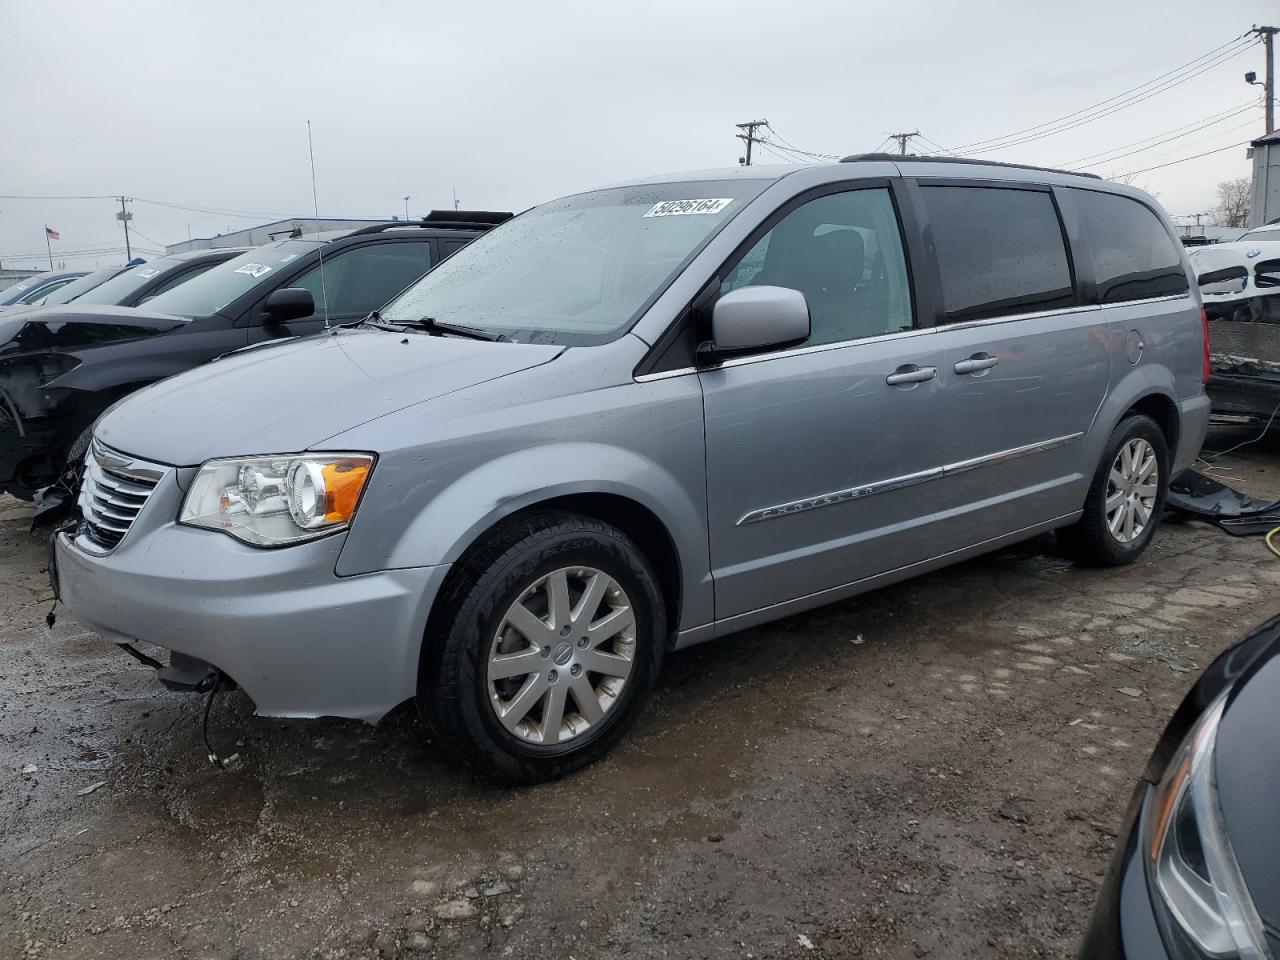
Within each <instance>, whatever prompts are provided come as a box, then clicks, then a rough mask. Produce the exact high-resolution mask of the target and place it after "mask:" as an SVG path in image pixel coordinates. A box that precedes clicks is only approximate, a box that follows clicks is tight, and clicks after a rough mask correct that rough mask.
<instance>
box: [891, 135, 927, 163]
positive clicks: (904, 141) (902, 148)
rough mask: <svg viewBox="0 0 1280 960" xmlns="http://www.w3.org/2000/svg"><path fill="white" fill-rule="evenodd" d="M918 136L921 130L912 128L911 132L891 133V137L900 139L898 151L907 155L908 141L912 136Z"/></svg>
mask: <svg viewBox="0 0 1280 960" xmlns="http://www.w3.org/2000/svg"><path fill="white" fill-rule="evenodd" d="M918 136H920V131H919V130H912V131H911V132H910V133H891V134H889V139H890V140H897V141H898V153H899V154H901V155H902V156H904V157H905V156H906V155H907V141H909V140H910V139H911V138H912V137H918Z"/></svg>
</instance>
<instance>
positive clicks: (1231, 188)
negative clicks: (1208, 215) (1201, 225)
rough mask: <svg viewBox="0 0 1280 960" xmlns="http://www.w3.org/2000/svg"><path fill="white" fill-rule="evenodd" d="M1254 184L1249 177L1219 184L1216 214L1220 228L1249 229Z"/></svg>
mask: <svg viewBox="0 0 1280 960" xmlns="http://www.w3.org/2000/svg"><path fill="white" fill-rule="evenodd" d="M1252 193H1253V182H1252V181H1251V180H1250V179H1249V178H1248V177H1237V178H1236V179H1235V180H1223V181H1222V182H1221V183H1220V184H1218V208H1217V210H1216V211H1214V212H1215V214H1216V217H1217V221H1218V226H1220V227H1247V226H1248V225H1249V200H1250V197H1251V195H1252Z"/></svg>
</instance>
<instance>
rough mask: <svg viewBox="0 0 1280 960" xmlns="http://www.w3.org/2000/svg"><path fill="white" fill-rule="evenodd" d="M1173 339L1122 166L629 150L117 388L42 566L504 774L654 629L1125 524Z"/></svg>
mask: <svg viewBox="0 0 1280 960" xmlns="http://www.w3.org/2000/svg"><path fill="white" fill-rule="evenodd" d="M1206 356H1207V345H1206V342H1205V332H1204V319H1203V312H1202V309H1201V303H1200V299H1199V294H1198V292H1197V290H1196V287H1195V284H1194V281H1193V278H1192V277H1191V274H1190V271H1189V268H1188V265H1187V261H1186V258H1185V256H1184V255H1183V252H1182V247H1181V245H1180V244H1179V243H1178V242H1177V240H1176V239H1175V236H1174V233H1173V230H1172V229H1171V228H1170V226H1169V223H1168V220H1167V218H1166V217H1165V216H1164V215H1163V214H1162V213H1161V212H1160V210H1159V209H1158V207H1157V206H1156V204H1155V203H1154V201H1152V199H1151V198H1150V197H1149V196H1147V195H1146V194H1144V193H1142V192H1141V191H1138V190H1134V189H1131V188H1129V187H1125V186H1121V185H1118V184H1115V183H1108V182H1105V181H1102V180H1099V179H1095V178H1092V177H1088V176H1081V175H1074V174H1069V173H1063V172H1058V171H1052V170H1043V169H1037V168H1030V167H1015V166H1009V165H1001V164H989V163H981V162H975V161H954V160H942V159H923V158H921V159H912V158H900V157H888V156H884V155H870V156H859V157H851V158H849V159H848V160H847V161H845V162H843V163H835V164H829V165H813V166H803V167H784V168H769V167H755V166H752V167H747V168H745V169H743V168H739V169H733V170H716V171H709V172H703V173H694V174H687V175H680V176H668V177H657V178H654V179H651V180H644V181H639V182H635V183H628V184H624V185H621V186H615V187H610V188H607V189H601V190H594V191H591V192H588V193H582V194H578V195H575V196H570V197H566V198H564V199H561V200H556V201H554V202H551V203H547V204H544V205H542V206H539V207H535V208H534V209H532V210H529V211H528V212H526V213H524V214H523V215H521V216H519V217H517V218H515V219H514V220H511V221H509V222H508V223H506V224H504V225H502V226H500V227H498V228H497V229H495V230H493V231H492V232H491V233H489V234H487V235H486V236H484V237H482V238H480V239H479V240H476V241H475V242H474V243H473V244H471V245H470V246H468V247H466V248H464V249H463V250H461V251H459V252H458V253H457V254H455V255H454V256H453V257H452V258H450V259H448V260H446V261H444V262H443V263H442V264H440V265H439V266H438V267H436V268H435V269H434V270H432V271H431V272H430V273H428V274H427V275H426V276H424V277H423V278H422V279H421V280H419V281H418V282H417V283H415V284H414V285H413V286H411V287H409V288H408V289H407V290H405V291H404V292H402V293H401V294H400V295H399V296H398V297H397V298H396V299H395V300H393V301H392V302H391V303H390V304H388V305H387V306H386V307H385V308H383V309H382V310H381V311H379V312H376V313H374V314H371V315H370V316H369V317H368V318H366V319H365V320H364V321H363V322H361V323H359V324H357V325H354V326H350V327H348V328H345V329H335V330H332V331H330V332H329V333H327V334H321V335H317V336H315V337H311V338H307V339H302V340H294V341H291V342H284V343H280V344H278V345H267V346H264V347H260V348H258V349H254V350H252V351H248V352H245V353H242V354H239V355H232V356H230V357H228V358H225V359H222V360H220V361H218V362H215V363H212V364H209V365H207V366H205V367H202V368H199V369H197V370H194V371H191V372H189V373H186V374H183V375H181V376H178V377H175V378H173V379H171V380H168V381H165V382H163V383H160V384H158V385H156V386H153V387H150V388H148V389H146V390H143V391H140V392H138V393H136V394H134V395H132V396H131V397H129V398H128V399H127V400H125V401H124V402H122V403H121V404H120V405H118V406H116V407H115V408H114V409H113V410H112V411H110V412H109V413H108V414H107V415H106V417H105V418H104V419H103V420H102V421H101V423H100V424H99V426H98V428H97V430H96V434H95V436H94V439H93V443H92V446H91V449H90V452H89V455H88V458H87V462H86V471H85V475H84V481H83V488H82V492H81V495H80V506H79V510H80V518H79V520H78V522H77V523H76V524H75V525H74V526H71V527H69V528H67V529H65V530H63V531H62V532H60V533H58V534H56V535H55V544H54V560H55V563H54V564H53V565H52V572H53V576H54V578H55V581H56V589H57V591H58V593H59V595H60V597H61V599H62V601H63V602H64V603H65V604H66V606H67V608H68V609H69V611H70V613H71V615H72V616H73V617H74V618H75V619H77V620H78V621H79V622H81V623H82V624H84V625H85V626H87V627H90V628H92V629H94V630H96V631H98V632H100V633H102V634H103V635H105V636H107V637H109V638H111V639H112V640H114V641H116V642H118V643H121V644H125V645H129V644H132V642H133V641H135V640H140V641H144V642H146V643H148V644H154V645H158V646H159V647H161V648H164V649H166V650H168V651H170V662H169V663H167V664H165V665H163V667H162V669H161V671H160V675H161V679H163V680H165V681H166V682H168V683H170V684H171V685H174V686H184V685H185V686H192V687H196V688H205V689H207V688H208V686H209V685H211V684H212V683H213V682H214V681H215V679H216V681H218V682H221V681H223V680H225V681H226V682H227V683H231V682H234V684H236V685H238V686H239V687H240V688H241V689H243V690H244V691H245V693H246V694H247V695H248V696H249V697H250V698H252V700H253V702H254V704H255V706H256V708H257V710H258V712H259V713H261V714H264V715H267V716H277V717H315V716H321V715H335V716H341V717H356V718H360V719H363V720H366V721H369V722H376V721H377V720H378V719H380V718H381V717H382V716H383V715H385V714H386V713H387V712H388V711H390V710H391V709H392V708H393V707H395V706H397V705H398V704H401V703H403V702H404V701H406V700H409V699H413V698H416V700H417V703H418V705H419V707H420V709H421V712H422V714H423V715H424V716H425V717H426V719H427V720H428V721H429V723H430V725H431V726H432V728H433V729H434V730H435V732H436V733H437V735H438V739H439V740H440V741H441V742H443V743H444V744H445V745H446V746H447V747H449V748H450V749H451V750H452V751H453V752H454V753H456V754H457V756H458V757H460V758H461V759H462V760H464V761H465V762H467V763H468V764H470V765H471V766H472V767H473V768H475V769H476V770H478V771H480V772H482V773H484V774H486V775H488V776H491V777H495V778H498V779H501V780H506V781H512V782H529V781H534V780H538V779H543V778H546V777H550V776H556V775H559V774H562V773H565V772H567V771H570V770H573V769H575V768H577V767H580V766H582V765H583V764H586V763H588V762H590V761H591V760H592V759H594V758H596V757H599V756H600V755H601V754H602V753H604V752H605V751H606V750H607V749H608V748H609V747H610V746H611V745H612V744H613V743H615V742H616V741H617V740H618V739H619V737H620V736H621V735H622V733H623V731H624V729H625V728H626V726H627V725H628V724H629V723H630V721H632V720H633V719H634V717H635V715H636V713H637V712H638V710H639V708H640V706H641V704H642V702H643V701H644V699H645V697H646V694H647V693H648V692H649V690H650V688H651V687H652V685H653V683H654V678H655V676H656V674H657V673H658V669H659V667H660V666H661V664H662V660H663V655H664V654H665V653H666V652H667V651H668V650H672V649H677V648H680V647H685V646H688V645H690V644H695V643H700V642H702V641H704V640H710V639H712V638H715V637H720V636H723V635H725V634H729V633H733V632H734V631H737V630H742V629H744V628H746V627H750V626H753V625H755V624H759V623H764V622H766V621H769V620H773V619H776V618H778V617H783V616H786V615H788V614H791V613H795V612H797V611H800V610H805V609H807V608H810V607H814V606H817V605H820V604H824V603H830V602H831V601H834V600H840V599H842V598H845V597H850V596H853V595H855V594H858V593H861V592H864V591H867V590H871V589H874V588H876V587H878V586H880V585H882V584H887V583H891V582H893V581H895V580H901V579H903V578H906V577H910V576H914V575H915V574H917V573H921V572H924V571H927V570H932V569H935V568H937V567H941V566H943V565H945V564H949V563H953V562H955V561H958V560H962V559H964V558H966V557H972V556H974V555H976V554H980V553H983V552H986V551H990V550H994V549H997V548H999V547H1002V546H1004V545H1006V544H1009V543H1013V542H1015V541H1018V540H1023V539H1026V538H1028V537H1032V536H1035V535H1037V534H1040V533H1043V532H1045V531H1049V530H1056V531H1057V532H1058V535H1059V537H1060V539H1061V541H1062V543H1063V544H1064V546H1065V547H1066V548H1067V549H1068V550H1069V551H1070V552H1071V553H1072V554H1073V555H1074V556H1076V557H1078V558H1079V559H1080V560H1082V561H1084V562H1089V563H1094V564H1123V563H1128V562H1130V561H1132V560H1134V559H1135V558H1136V557H1137V556H1138V555H1139V554H1141V553H1142V551H1143V550H1144V549H1145V548H1146V547H1147V545H1148V544H1149V543H1150V541H1151V538H1152V536H1153V534H1154V532H1155V529H1156V524H1157V522H1158V520H1159V517H1160V514H1161V510H1162V506H1163V502H1164V497H1165V490H1166V487H1167V484H1168V481H1169V477H1170V475H1171V474H1173V473H1175V472H1177V471H1179V470H1181V469H1182V468H1184V467H1186V466H1188V465H1189V464H1190V463H1191V462H1192V460H1193V458H1194V457H1195V455H1196V453H1197V452H1198V450H1199V448H1200V444H1201V441H1202V439H1203V437H1204V432H1205V428H1206V424H1207V420H1208V412H1209V404H1208V401H1207V399H1206V397H1205V394H1204V376H1205V369H1206ZM130 649H132V648H131V647H130Z"/></svg>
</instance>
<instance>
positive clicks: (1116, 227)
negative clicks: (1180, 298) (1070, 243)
mask: <svg viewBox="0 0 1280 960" xmlns="http://www.w3.org/2000/svg"><path fill="white" fill-rule="evenodd" d="M1071 193H1072V195H1073V196H1074V198H1075V200H1076V203H1077V205H1078V208H1079V211H1080V222H1081V225H1082V227H1083V229H1084V231H1085V235H1086V237H1088V240H1089V249H1090V250H1091V251H1092V252H1093V273H1094V278H1095V279H1096V281H1097V284H1098V296H1099V297H1100V298H1101V300H1102V302H1103V303H1121V302H1123V301H1125V300H1145V299H1146V298H1148V297H1168V296H1174V295H1176V294H1180V293H1186V292H1187V289H1188V284H1187V274H1186V270H1185V269H1184V268H1183V266H1182V252H1181V250H1180V249H1179V248H1178V245H1177V244H1175V243H1174V241H1173V238H1172V237H1171V236H1169V231H1167V230H1166V229H1165V228H1164V224H1163V223H1161V222H1160V219H1159V218H1158V217H1157V216H1156V215H1155V214H1154V213H1152V212H1151V210H1150V208H1148V207H1146V206H1144V205H1143V204H1141V203H1139V202H1138V201H1137V200H1131V199H1129V198H1128V197H1121V196H1118V195H1116V194H1113V193H1096V192H1094V191H1092V190H1072V191H1071Z"/></svg>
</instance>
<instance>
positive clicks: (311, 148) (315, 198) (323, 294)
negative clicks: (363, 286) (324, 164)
mask: <svg viewBox="0 0 1280 960" xmlns="http://www.w3.org/2000/svg"><path fill="white" fill-rule="evenodd" d="M307 153H309V154H310V155H311V203H312V206H313V207H314V208H315V212H316V232H317V233H319V231H320V198H319V194H317V193H316V148H315V145H314V144H313V143H312V142H311V121H310V120H308V121H307ZM319 249H320V299H321V300H323V301H324V307H323V309H324V329H325V332H329V294H328V291H326V290H325V287H324V242H323V241H322V242H321V243H320V247H319Z"/></svg>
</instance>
